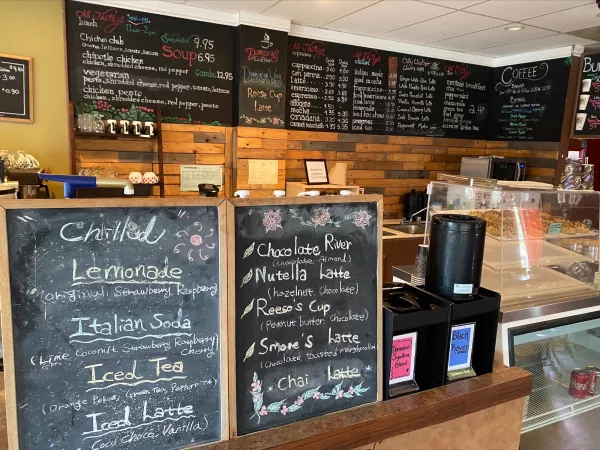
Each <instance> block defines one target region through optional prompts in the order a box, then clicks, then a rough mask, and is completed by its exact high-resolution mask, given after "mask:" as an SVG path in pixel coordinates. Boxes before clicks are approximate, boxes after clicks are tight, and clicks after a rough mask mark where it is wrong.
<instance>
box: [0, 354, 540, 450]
mask: <svg viewBox="0 0 600 450" xmlns="http://www.w3.org/2000/svg"><path fill="white" fill-rule="evenodd" d="M530 392H531V374H530V373H529V372H527V371H525V370H523V369H521V368H519V367H511V368H507V367H505V366H502V365H497V366H496V367H495V369H494V372H493V373H491V374H488V375H482V376H480V377H476V378H470V379H467V380H463V381H459V382H457V383H453V384H449V385H447V386H443V387H441V388H437V389H432V390H429V391H425V392H421V393H417V394H414V395H409V396H406V397H400V398H398V399H395V400H390V401H387V402H379V403H373V404H370V405H365V406H362V407H358V408H354V409H350V410H346V411H342V412H338V413H334V414H329V415H327V416H323V417H319V418H316V419H310V420H305V421H302V422H298V423H294V424H291V425H286V426H283V427H279V428H274V429H272V430H267V431H262V432H259V433H254V434H250V435H247V436H242V437H239V438H237V439H233V440H230V441H223V442H219V443H217V444H209V445H205V446H202V447H193V448H194V449H200V448H201V449H202V450H259V449H267V448H269V449H278V450H284V449H285V450H291V449H301V448H309V449H311V450H335V449H353V448H358V447H361V446H367V445H369V444H373V443H375V442H379V441H383V440H387V439H390V438H393V437H394V436H399V435H406V434H407V433H411V432H418V431H419V430H421V431H424V432H427V433H428V434H430V433H433V432H434V431H435V430H434V429H435V428H436V425H440V424H441V425H440V426H443V424H444V423H448V424H450V425H451V426H452V428H453V429H454V428H456V427H457V426H460V424H461V422H462V426H463V428H464V427H466V429H467V430H472V429H473V428H477V429H478V431H477V434H478V435H479V436H480V438H481V436H485V435H486V432H487V431H490V432H493V431H494V430H496V433H497V432H501V433H502V436H503V444H508V443H509V441H510V442H512V443H514V442H516V443H517V447H515V450H516V448H518V441H519V433H520V429H521V417H522V407H523V406H522V405H523V398H524V397H525V396H527V395H529V393H530ZM502 405H504V407H505V409H506V410H507V411H508V412H510V411H512V413H511V414H512V416H511V418H510V423H508V424H507V423H506V422H507V411H502V412H499V413H497V412H495V411H494V409H493V408H495V407H500V406H502ZM519 405H520V407H519ZM473 413H477V414H479V413H484V414H487V420H485V421H482V420H474V414H473ZM467 415H471V416H470V417H468V418H466V417H465V416H467ZM465 421H468V423H466V422H465ZM500 422H502V423H500ZM447 437H448V439H451V434H447ZM398 439H402V436H400V437H399V438H396V439H395V440H394V444H393V445H394V447H395V448H400V445H401V444H400V443H398V442H397V441H398ZM384 442H387V441H384ZM483 443H484V442H482V441H481V439H480V440H479V441H477V443H476V444H475V443H473V444H474V445H477V446H480V445H483ZM464 444H465V445H464V446H462V447H461V448H463V449H468V448H477V447H474V446H472V445H471V446H469V445H467V444H468V443H464ZM438 445H439V447H438V448H445V449H448V448H454V447H452V446H451V445H446V443H442V442H439V441H438ZM491 445H492V446H491V447H490V446H487V447H486V448H496V447H493V444H491ZM511 447H512V446H511V445H503V446H502V448H503V449H509V448H511ZM6 448H8V444H7V430H6V411H5V405H4V381H3V379H2V380H0V449H6ZM369 448H370V447H369ZM378 448H379V447H378ZM390 448H392V447H390ZM407 448H416V447H415V442H414V441H413V442H412V444H410V445H407ZM457 448H458V447H457ZM480 448H483V447H480ZM361 450H362V448H361Z"/></svg>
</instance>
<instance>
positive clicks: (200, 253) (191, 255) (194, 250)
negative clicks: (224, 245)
mask: <svg viewBox="0 0 600 450" xmlns="http://www.w3.org/2000/svg"><path fill="white" fill-rule="evenodd" d="M202 231H203V227H202V224H201V223H200V222H194V224H193V225H192V226H191V227H190V228H189V229H188V230H181V231H178V232H177V233H175V236H177V237H178V238H179V239H180V240H181V241H182V242H180V243H179V244H177V245H175V247H174V248H173V253H184V252H185V253H186V256H187V258H188V260H190V261H194V259H195V258H196V257H198V258H199V259H201V260H202V261H206V260H207V259H208V258H209V255H208V253H209V251H210V250H213V249H214V248H215V247H216V244H215V242H213V241H214V239H215V238H216V235H215V230H214V229H212V228H211V229H210V230H209V231H208V233H206V232H205V233H206V234H204V233H203V232H202ZM211 238H212V239H211Z"/></svg>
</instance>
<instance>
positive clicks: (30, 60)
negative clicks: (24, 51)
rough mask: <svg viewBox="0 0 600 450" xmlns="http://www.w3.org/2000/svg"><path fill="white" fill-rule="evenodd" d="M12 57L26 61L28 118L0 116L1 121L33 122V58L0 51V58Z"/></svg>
mask: <svg viewBox="0 0 600 450" xmlns="http://www.w3.org/2000/svg"><path fill="white" fill-rule="evenodd" d="M2 57H5V58H13V59H19V60H21V61H27V68H28V72H29V74H28V78H29V86H28V88H29V89H28V92H27V95H28V97H29V117H28V118H23V119H21V118H19V117H0V120H1V121H5V122H29V123H32V122H33V58H32V57H30V56H19V55H11V54H8V53H0V58H2Z"/></svg>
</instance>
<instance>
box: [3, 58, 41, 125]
mask: <svg viewBox="0 0 600 450" xmlns="http://www.w3.org/2000/svg"><path fill="white" fill-rule="evenodd" d="M31 70H32V61H31V58H26V57H22V56H15V55H4V54H0V120H23V121H27V122H32V121H33V111H32V105H33V93H32V90H31V79H32V73H31Z"/></svg>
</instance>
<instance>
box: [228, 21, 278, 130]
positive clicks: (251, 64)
mask: <svg viewBox="0 0 600 450" xmlns="http://www.w3.org/2000/svg"><path fill="white" fill-rule="evenodd" d="M287 41H288V35H287V33H285V32H283V31H276V30H267V29H264V28H256V27H250V26H246V25H240V27H239V29H238V42H239V44H238V46H239V56H238V58H239V61H240V63H239V74H238V76H239V79H238V80H236V81H237V83H236V84H237V85H238V86H239V100H238V105H239V107H238V110H239V117H238V121H239V124H240V125H241V126H249V127H269V128H284V125H285V85H286V76H285V73H286V69H287Z"/></svg>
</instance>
